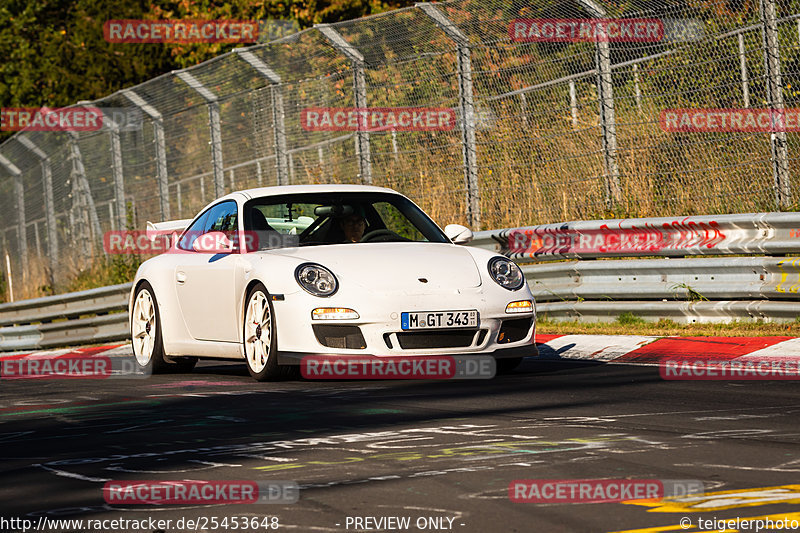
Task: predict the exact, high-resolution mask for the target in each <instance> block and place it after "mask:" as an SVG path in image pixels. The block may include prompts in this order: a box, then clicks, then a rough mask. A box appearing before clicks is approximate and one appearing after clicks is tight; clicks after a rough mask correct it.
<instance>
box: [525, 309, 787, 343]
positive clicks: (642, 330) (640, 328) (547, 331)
mask: <svg viewBox="0 0 800 533" xmlns="http://www.w3.org/2000/svg"><path fill="white" fill-rule="evenodd" d="M627 315H629V314H628V313H626V314H625V315H620V317H619V318H618V319H617V320H615V321H614V322H606V323H599V322H594V323H581V322H556V321H553V320H548V319H547V318H545V317H540V318H539V319H537V322H536V332H537V333H539V334H543V335H576V334H582V335H652V336H656V337H669V336H680V337H771V336H790V337H800V320H795V321H794V322H789V323H785V324H778V323H774V322H743V321H739V322H731V323H729V324H678V323H677V322H673V321H672V320H667V319H663V318H662V319H661V320H659V321H658V322H647V321H644V320H642V319H641V318H638V317H633V315H630V316H627Z"/></svg>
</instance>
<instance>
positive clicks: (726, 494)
mask: <svg viewBox="0 0 800 533" xmlns="http://www.w3.org/2000/svg"><path fill="white" fill-rule="evenodd" d="M542 353H543V357H542V359H541V360H538V361H537V360H534V359H526V360H525V362H524V363H523V365H522V366H521V367H520V368H519V369H518V370H517V371H515V372H514V373H512V374H509V375H502V376H498V377H496V378H495V379H493V380H462V381H378V380H376V381H333V382H331V381H326V382H320V381H309V380H304V379H302V378H297V379H295V380H290V381H283V382H277V383H257V382H255V381H253V380H252V379H251V378H250V377H249V375H248V373H247V370H246V368H245V366H244V364H231V363H222V362H216V361H206V362H201V363H200V364H199V365H198V367H197V368H196V369H195V370H194V372H192V373H191V374H184V375H175V374H173V375H157V376H152V377H150V378H147V379H128V380H121V379H117V380H102V379H101V380H97V379H95V380H58V379H36V380H34V379H19V380H9V379H5V380H0V428H2V430H1V431H0V456H1V457H2V462H0V465H1V466H0V468H1V469H2V470H1V473H0V476H2V477H0V480H1V481H2V482H1V483H0V517H2V518H3V519H5V520H6V522H2V521H0V526H2V527H0V530H2V531H22V530H23V528H22V527H20V524H21V522H15V523H11V522H9V520H10V519H12V518H16V519H26V520H31V521H32V523H34V524H39V523H40V522H39V520H40V518H42V517H46V518H47V519H48V520H51V519H82V520H87V519H93V520H111V519H127V520H143V519H150V518H152V519H153V520H162V521H166V520H171V521H172V522H171V523H170V525H169V527H165V528H163V530H164V531H167V532H172V531H232V530H235V529H236V528H234V527H233V526H232V523H228V524H227V527H226V528H223V527H222V526H221V522H220V521H221V520H222V519H223V518H224V517H249V518H254V517H257V518H259V519H263V518H264V517H270V520H272V518H271V517H277V520H274V521H272V522H262V523H263V524H270V525H274V524H279V529H280V530H287V531H310V532H343V531H457V532H464V533H467V532H486V533H489V532H506V531H508V532H515V531H518V532H523V531H536V532H576V531H577V532H583V531H587V532H589V531H591V532H594V531H599V532H607V531H691V532H695V531H709V530H715V531H716V530H719V529H718V527H714V528H712V527H711V526H712V525H714V523H711V522H710V520H713V519H717V520H721V519H736V518H740V519H745V518H748V519H749V518H752V517H766V516H770V517H772V520H774V521H777V520H779V519H785V520H787V521H786V524H791V520H798V521H800V505H799V504H800V484H798V480H800V476H799V475H798V473H799V472H800V445H799V443H800V425H798V417H799V416H800V396H798V393H797V391H798V388H797V387H798V383H797V381H665V380H662V379H661V377H660V375H659V370H658V368H657V367H654V366H645V365H631V364H617V363H602V362H593V361H583V362H581V361H568V360H561V359H559V358H557V357H548V351H547V349H546V347H543V350H542ZM551 355H552V354H551ZM595 478H602V479H608V480H618V479H629V480H636V479H650V480H652V479H658V480H699V481H702V483H703V484H704V486H705V495H703V496H692V497H688V498H677V497H676V498H671V499H664V500H638V501H631V500H628V501H624V502H621V501H616V502H607V503H562V502H559V503H528V502H524V503H517V502H513V501H511V500H510V498H509V484H510V483H511V482H512V481H514V480H520V479H529V480H530V479H540V480H544V479H595ZM186 479H191V480H255V481H294V482H296V483H298V484H299V486H300V497H299V501H298V502H297V503H294V504H239V505H230V504H212V505H147V504H144V505H142V504H139V505H133V504H116V503H115V504H109V503H106V502H105V501H104V497H103V492H102V489H103V486H104V484H105V483H106V482H108V481H115V480H162V481H165V480H173V481H175V480H186ZM367 517H371V518H370V519H369V520H366V519H367ZM389 517H393V518H392V520H395V519H396V518H399V519H403V518H405V517H408V518H409V522H408V524H409V525H408V526H407V527H405V528H396V527H395V528H391V527H386V526H387V524H395V522H391V523H390V522H387V519H388V518H389ZM686 517H688V522H687V518H686ZM212 518H216V520H217V524H218V527H217V528H213V527H212V522H211V519H212ZM357 518H358V519H360V522H357V521H356V519H357ZM700 518H702V519H705V520H709V521H708V522H705V523H704V524H703V523H698V519H700ZM42 519H43V518H42ZM181 519H182V520H183V522H181V524H182V525H183V526H184V527H178V526H177V525H176V524H177V523H178V521H179V520H181ZM682 519H683V522H681V520H682ZM188 520H199V521H200V522H198V523H194V524H193V526H194V527H186V524H187V521H188ZM381 520H382V521H381ZM681 523H683V526H686V527H682V526H681ZM109 524H110V523H109ZM795 524H796V525H797V529H792V528H791V527H786V528H783V529H772V531H794V530H800V522H796V523H795ZM78 526H80V524H77V525H76V524H75V523H73V524H71V525H68V526H66V527H63V526H62V527H61V528H59V527H57V525H56V524H54V523H53V522H49V521H48V522H44V526H40V531H59V530H63V531H97V529H96V528H94V527H78ZM356 526H360V527H356ZM34 527H35V526H34ZM42 528H44V529H42ZM158 529H159V528H158V527H155V528H151V527H147V528H146V529H141V530H142V531H156V530H158ZM103 530H104V531H133V530H132V529H125V528H120V527H117V528H112V527H109V528H108V529H103ZM240 530H241V528H240ZM250 530H251V531H266V530H270V529H269V528H261V527H260V526H259V528H258V529H250ZM728 531H756V529H755V526H754V525H753V523H750V524H749V525H748V526H747V528H744V527H741V522H740V527H739V528H738V529H737V527H732V528H729V529H728Z"/></svg>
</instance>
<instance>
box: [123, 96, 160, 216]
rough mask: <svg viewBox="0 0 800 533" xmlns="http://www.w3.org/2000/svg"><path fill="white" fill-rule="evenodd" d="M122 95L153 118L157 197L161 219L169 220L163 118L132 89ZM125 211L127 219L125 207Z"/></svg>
mask: <svg viewBox="0 0 800 533" xmlns="http://www.w3.org/2000/svg"><path fill="white" fill-rule="evenodd" d="M122 95H123V96H125V98H127V99H128V100H130V101H131V103H132V104H133V105H135V106H136V107H138V108H139V109H141V110H142V111H144V112H145V113H147V116H149V117H150V118H151V119H153V136H154V137H155V144H156V146H155V152H156V179H157V180H158V199H159V201H160V203H161V218H162V220H169V219H170V213H169V179H168V175H167V145H166V141H165V138H164V119H163V117H162V116H161V113H159V112H158V110H157V109H156V108H155V107H153V106H151V105H150V104H148V103H147V102H145V101H144V98H142V97H141V96H139V95H138V94H136V93H135V92H133V91H132V90H130V89H125V90H123V91H122ZM125 211H126V213H125V214H126V220H127V208H126V209H125Z"/></svg>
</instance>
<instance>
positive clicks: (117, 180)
mask: <svg viewBox="0 0 800 533" xmlns="http://www.w3.org/2000/svg"><path fill="white" fill-rule="evenodd" d="M107 121H108V126H109V130H108V133H109V136H110V138H111V175H112V176H113V177H114V201H115V202H116V204H117V227H118V228H119V230H120V231H124V230H125V225H126V222H127V216H126V215H127V213H126V212H125V211H126V209H125V180H124V175H123V173H122V145H121V144H120V141H119V126H118V125H117V123H116V122H114V121H113V120H111V118H110V117H107Z"/></svg>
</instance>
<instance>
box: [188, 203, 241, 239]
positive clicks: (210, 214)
mask: <svg viewBox="0 0 800 533" xmlns="http://www.w3.org/2000/svg"><path fill="white" fill-rule="evenodd" d="M237 220H238V217H237V205H236V202H233V201H230V202H222V203H221V204H217V205H215V206H213V207H212V208H210V209H208V210H207V211H206V212H205V213H204V214H203V215H201V216H200V218H198V219H197V220H196V221H195V222H194V224H192V225H191V226H190V227H189V229H188V230H187V231H186V233H185V234H184V235H183V237H182V238H181V240H180V242H179V243H178V247H179V248H181V249H182V250H189V251H191V250H192V245H193V244H194V241H195V239H197V237H199V236H200V235H202V234H204V233H208V232H210V231H222V232H224V233H225V234H226V235H228V238H230V239H231V240H234V239H235V238H236V235H237V230H238V229H239V227H238V225H237ZM234 242H235V240H234Z"/></svg>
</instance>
